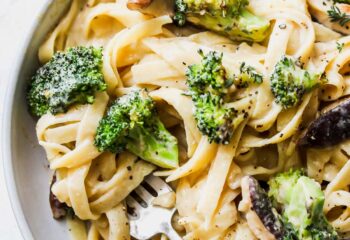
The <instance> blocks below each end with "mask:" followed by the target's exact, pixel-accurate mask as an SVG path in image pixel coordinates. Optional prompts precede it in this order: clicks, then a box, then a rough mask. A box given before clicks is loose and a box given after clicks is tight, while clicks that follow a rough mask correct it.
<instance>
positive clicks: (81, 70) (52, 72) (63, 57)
mask: <svg viewBox="0 0 350 240" xmlns="http://www.w3.org/2000/svg"><path fill="white" fill-rule="evenodd" d="M101 69H102V49H100V48H93V47H75V48H70V49H69V50H68V51H67V52H66V53H62V52H58V53H56V54H55V55H54V56H53V58H52V59H51V60H50V61H49V62H48V63H46V64H45V65H44V66H42V67H41V68H40V69H39V70H38V71H37V72H36V74H35V75H34V76H33V78H32V81H31V83H30V86H29V91H28V95H27V100H28V104H29V108H30V111H31V113H32V114H33V115H35V116H42V115H44V114H45V113H47V112H50V113H52V114H57V113H63V112H66V111H67V110H68V108H69V107H70V106H71V105H73V104H86V103H90V104H91V103H93V102H94V96H95V93H96V92H98V91H104V90H105V89H106V87H107V86H106V84H105V82H104V79H103V74H102V71H101Z"/></svg>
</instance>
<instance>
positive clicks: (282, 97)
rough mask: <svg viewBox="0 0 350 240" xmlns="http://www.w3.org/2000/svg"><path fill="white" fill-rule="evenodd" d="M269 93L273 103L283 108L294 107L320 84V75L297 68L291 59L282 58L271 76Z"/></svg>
mask: <svg viewBox="0 0 350 240" xmlns="http://www.w3.org/2000/svg"><path fill="white" fill-rule="evenodd" d="M270 80H271V91H272V93H273V95H274V96H275V101H276V102H277V103H279V104H281V105H282V106H283V107H284V108H291V107H294V106H296V105H297V104H298V103H299V102H300V101H301V100H302V98H303V96H304V94H305V93H307V92H310V91H312V90H313V89H314V88H316V87H317V86H319V84H320V82H321V81H320V75H319V74H314V73H310V72H308V71H306V70H304V69H302V68H301V67H299V66H298V65H297V64H296V63H295V62H294V61H293V60H292V59H291V58H288V57H286V56H283V57H282V59H281V60H280V61H279V62H278V63H277V64H276V66H275V69H274V72H273V73H272V75H271V79H270Z"/></svg>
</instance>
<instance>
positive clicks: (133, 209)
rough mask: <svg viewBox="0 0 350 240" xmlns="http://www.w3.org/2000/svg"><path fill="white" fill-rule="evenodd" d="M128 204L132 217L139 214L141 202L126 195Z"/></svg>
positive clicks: (129, 213)
mask: <svg viewBox="0 0 350 240" xmlns="http://www.w3.org/2000/svg"><path fill="white" fill-rule="evenodd" d="M126 205H127V207H128V209H127V210H128V215H129V216H130V217H132V218H137V217H138V216H139V214H138V211H137V209H138V208H140V204H139V203H138V202H137V201H136V200H135V199H134V198H133V197H131V196H128V197H126Z"/></svg>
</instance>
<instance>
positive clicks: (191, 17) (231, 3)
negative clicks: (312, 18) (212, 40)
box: [174, 0, 270, 42]
mask: <svg viewBox="0 0 350 240" xmlns="http://www.w3.org/2000/svg"><path fill="white" fill-rule="evenodd" d="M248 3H249V2H248V0H220V1H211V0H176V1H175V17H174V20H175V22H176V23H177V24H178V25H180V26H183V25H184V24H185V23H186V22H190V23H192V24H194V25H198V26H200V27H203V28H206V29H208V30H211V31H215V32H217V33H219V34H222V35H225V36H228V37H230V38H232V39H234V40H247V41H255V42H260V41H262V40H264V39H265V37H266V36H267V35H268V29H269V27H270V22H269V21H267V20H266V19H263V18H261V17H258V16H255V15H253V14H252V13H250V12H249V11H248V10H246V9H245V8H246V6H247V5H248Z"/></svg>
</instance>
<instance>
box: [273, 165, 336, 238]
mask: <svg viewBox="0 0 350 240" xmlns="http://www.w3.org/2000/svg"><path fill="white" fill-rule="evenodd" d="M269 187H270V190H269V196H270V198H271V199H273V202H274V204H275V206H276V208H277V209H278V210H279V212H281V214H282V218H283V221H284V223H285V224H284V225H285V226H286V229H289V231H288V233H289V234H290V237H289V238H286V239H303V240H321V239H322V240H336V239H338V235H337V233H336V232H335V230H334V229H333V227H332V226H331V225H330V224H329V223H328V221H327V219H326V217H325V215H324V213H323V205H324V194H323V192H322V190H321V187H320V185H319V184H318V183H317V182H315V181H314V180H313V179H311V178H309V177H307V176H303V173H302V172H301V171H298V170H296V171H293V170H291V171H289V172H287V173H282V174H279V175H277V176H276V177H275V178H273V179H272V180H270V181H269ZM295 236H297V238H295Z"/></svg>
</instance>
